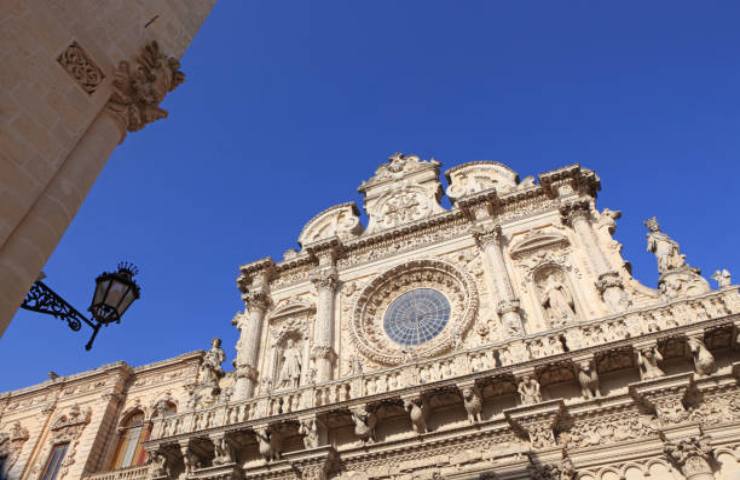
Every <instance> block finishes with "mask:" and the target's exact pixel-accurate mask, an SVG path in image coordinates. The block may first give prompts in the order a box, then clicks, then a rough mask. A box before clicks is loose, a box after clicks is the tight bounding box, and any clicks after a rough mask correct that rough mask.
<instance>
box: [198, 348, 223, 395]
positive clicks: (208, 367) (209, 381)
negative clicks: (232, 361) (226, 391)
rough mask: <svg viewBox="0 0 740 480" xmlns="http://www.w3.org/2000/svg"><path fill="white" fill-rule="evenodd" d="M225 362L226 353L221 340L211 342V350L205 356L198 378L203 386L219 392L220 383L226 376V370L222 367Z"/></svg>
mask: <svg viewBox="0 0 740 480" xmlns="http://www.w3.org/2000/svg"><path fill="white" fill-rule="evenodd" d="M224 360H226V353H224V350H223V348H221V339H220V338H214V339H213V340H212V341H211V349H210V350H209V351H208V352H206V354H205V355H203V363H201V365H200V372H199V374H198V378H199V380H200V384H201V385H203V386H210V387H213V388H214V390H218V381H219V380H220V379H221V377H223V376H224V369H223V368H222V367H221V364H222V363H224Z"/></svg>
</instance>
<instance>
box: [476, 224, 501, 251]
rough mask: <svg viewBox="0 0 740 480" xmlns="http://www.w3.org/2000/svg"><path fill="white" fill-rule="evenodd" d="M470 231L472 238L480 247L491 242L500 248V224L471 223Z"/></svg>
mask: <svg viewBox="0 0 740 480" xmlns="http://www.w3.org/2000/svg"><path fill="white" fill-rule="evenodd" d="M470 233H471V234H472V235H473V238H475V241H476V243H478V245H480V246H481V247H485V246H486V245H489V244H493V245H496V246H497V247H499V248H500V247H501V244H502V242H503V239H504V234H503V232H502V231H501V225H499V224H498V223H495V224H489V225H481V224H476V225H473V226H472V227H471V228H470Z"/></svg>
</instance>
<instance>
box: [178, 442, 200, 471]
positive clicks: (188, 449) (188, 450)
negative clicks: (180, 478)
mask: <svg viewBox="0 0 740 480" xmlns="http://www.w3.org/2000/svg"><path fill="white" fill-rule="evenodd" d="M178 445H179V447H180V455H182V463H183V466H184V470H183V473H184V474H185V475H191V474H193V473H195V470H196V469H197V468H198V467H199V463H200V460H199V459H198V456H197V454H196V453H195V448H194V446H193V443H192V440H191V439H185V440H180V441H179V442H178Z"/></svg>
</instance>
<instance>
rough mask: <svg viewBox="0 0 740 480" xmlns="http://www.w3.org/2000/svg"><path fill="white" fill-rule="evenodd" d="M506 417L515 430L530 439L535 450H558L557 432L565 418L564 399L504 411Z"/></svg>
mask: <svg viewBox="0 0 740 480" xmlns="http://www.w3.org/2000/svg"><path fill="white" fill-rule="evenodd" d="M504 416H505V417H506V420H507V421H508V422H509V424H510V425H511V426H512V428H514V429H515V430H518V431H521V432H523V433H525V434H526V435H527V436H528V437H529V441H530V444H531V448H532V449H533V450H546V449H550V448H556V447H557V442H556V439H555V430H556V429H557V426H558V423H560V420H561V419H562V418H563V417H564V416H565V403H564V402H563V400H562V399H558V400H550V401H547V402H540V403H537V404H535V405H524V406H521V407H515V408H509V409H506V410H504Z"/></svg>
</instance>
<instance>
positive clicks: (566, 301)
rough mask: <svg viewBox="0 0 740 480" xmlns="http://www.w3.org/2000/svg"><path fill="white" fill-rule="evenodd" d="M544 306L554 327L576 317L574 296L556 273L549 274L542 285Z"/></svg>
mask: <svg viewBox="0 0 740 480" xmlns="http://www.w3.org/2000/svg"><path fill="white" fill-rule="evenodd" d="M542 306H543V307H544V309H545V312H547V316H548V318H549V319H550V323H551V326H553V327H559V326H562V325H565V324H566V323H569V322H571V321H573V320H574V319H575V315H576V306H575V303H574V302H573V297H572V296H571V294H570V292H569V291H568V289H567V288H566V286H565V285H564V284H563V282H561V281H560V280H559V279H558V278H557V276H556V275H555V274H551V275H550V276H548V277H547V280H545V284H544V285H543V286H542Z"/></svg>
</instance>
